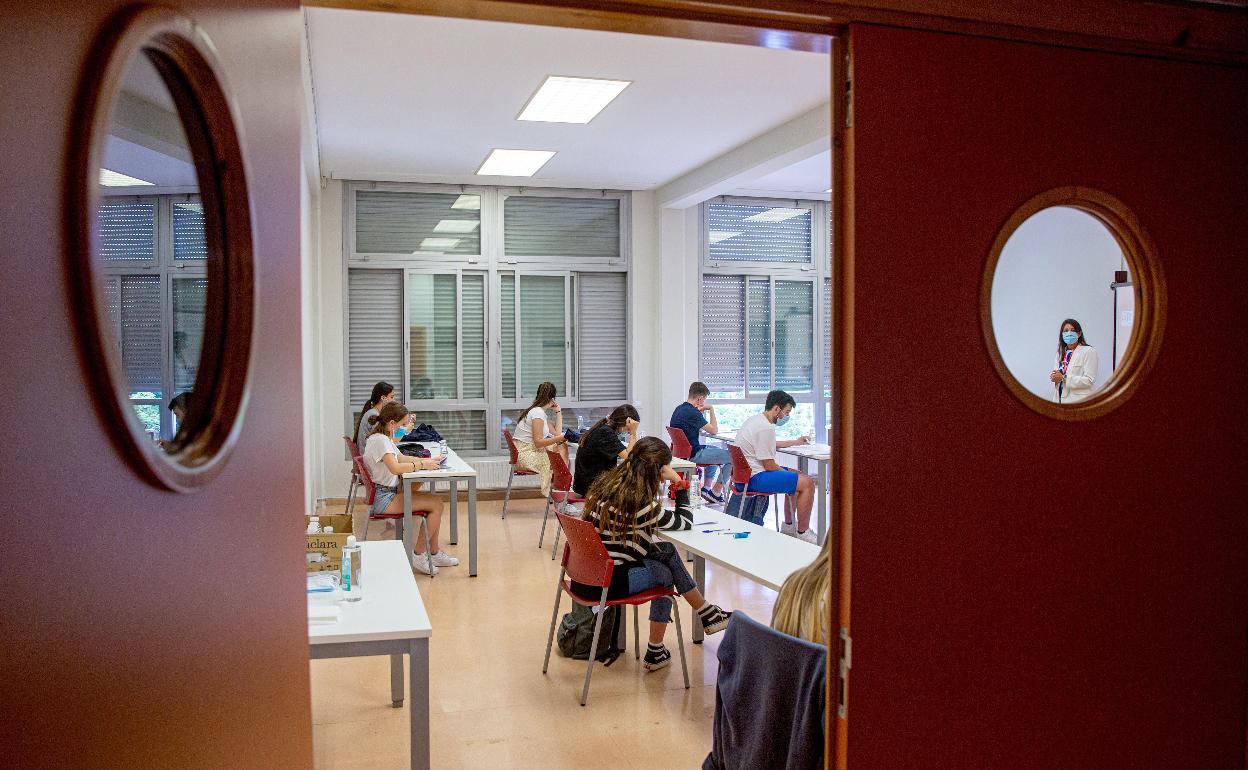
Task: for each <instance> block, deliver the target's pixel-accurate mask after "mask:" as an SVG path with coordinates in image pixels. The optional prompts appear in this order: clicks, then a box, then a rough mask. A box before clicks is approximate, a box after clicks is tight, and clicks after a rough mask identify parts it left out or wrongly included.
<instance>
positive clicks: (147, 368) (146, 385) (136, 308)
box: [121, 275, 165, 399]
mask: <svg viewBox="0 0 1248 770" xmlns="http://www.w3.org/2000/svg"><path fill="white" fill-rule="evenodd" d="M160 304H161V303H160V276H159V275H131V276H125V277H123V278H122V279H121V362H122V366H123V367H124V368H125V370H126V380H127V381H128V382H129V383H130V391H131V398H157V399H163V398H164V397H165V394H164V388H163V385H162V384H161V380H162V377H161V370H162V368H163V367H162V360H163V352H164V334H163V330H162V329H161V323H160V319H161V312H160ZM139 394H144V395H139Z"/></svg>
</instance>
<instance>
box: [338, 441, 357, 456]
mask: <svg viewBox="0 0 1248 770" xmlns="http://www.w3.org/2000/svg"><path fill="white" fill-rule="evenodd" d="M342 440H343V442H344V443H345V444H346V445H347V450H348V451H350V452H351V456H352V457H359V456H360V445H359V444H357V443H355V442H354V441H352V440H351V437H350V436H343V437H342Z"/></svg>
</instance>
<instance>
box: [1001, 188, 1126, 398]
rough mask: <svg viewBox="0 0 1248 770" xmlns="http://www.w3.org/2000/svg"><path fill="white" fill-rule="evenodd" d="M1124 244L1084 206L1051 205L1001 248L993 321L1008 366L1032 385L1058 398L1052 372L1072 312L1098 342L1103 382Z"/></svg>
mask: <svg viewBox="0 0 1248 770" xmlns="http://www.w3.org/2000/svg"><path fill="white" fill-rule="evenodd" d="M1124 264H1125V263H1124V260H1123V255H1122V250H1121V249H1120V248H1119V246H1118V242H1117V241H1116V240H1114V236H1113V234H1111V233H1110V231H1109V229H1108V228H1106V227H1105V225H1103V224H1101V222H1100V220H1098V219H1096V218H1095V217H1093V216H1092V215H1091V214H1087V213H1085V212H1083V211H1079V210H1078V209H1073V208H1067V207H1054V208H1050V209H1045V210H1044V211H1041V212H1039V213H1037V214H1035V215H1034V216H1032V217H1030V218H1029V219H1027V221H1025V222H1023V224H1022V225H1020V226H1019V228H1018V229H1017V230H1016V231H1014V234H1013V235H1012V236H1010V239H1009V241H1008V242H1006V244H1005V248H1004V249H1003V250H1002V252H1001V258H1000V261H999V262H998V264H997V271H996V274H995V275H994V276H993V283H992V326H993V331H994V333H995V334H996V338H997V346H998V348H1000V350H1001V357H1002V358H1003V359H1004V361H1005V363H1006V365H1007V366H1008V367H1009V369H1010V371H1011V372H1013V373H1014V376H1015V377H1017V378H1018V381H1019V382H1021V383H1022V384H1023V386H1024V387H1026V388H1027V389H1028V390H1030V391H1031V392H1032V393H1035V394H1036V395H1038V396H1040V397H1042V398H1053V395H1054V392H1053V384H1052V383H1051V382H1050V381H1049V372H1051V371H1053V363H1054V359H1055V356H1056V354H1057V337H1058V331H1059V330H1060V328H1061V324H1062V321H1063V320H1064V319H1066V318H1074V319H1075V320H1077V321H1079V323H1080V324H1081V325H1082V326H1083V334H1084V338H1085V339H1086V340H1087V342H1088V344H1089V345H1091V346H1092V347H1094V348H1096V350H1097V353H1098V354H1099V355H1098V358H1099V363H1100V373H1099V374H1098V375H1097V379H1096V382H1097V387H1100V386H1101V385H1103V384H1104V382H1105V378H1106V377H1108V376H1109V375H1110V373H1111V371H1112V369H1111V354H1112V350H1113V326H1114V313H1113V293H1112V292H1111V291H1110V288H1109V284H1110V282H1111V281H1113V280H1114V271H1115V270H1125V269H1126V268H1125V266H1124Z"/></svg>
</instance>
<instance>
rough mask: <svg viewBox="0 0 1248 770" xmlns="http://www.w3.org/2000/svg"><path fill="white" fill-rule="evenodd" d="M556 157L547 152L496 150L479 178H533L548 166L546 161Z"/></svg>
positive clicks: (484, 164)
mask: <svg viewBox="0 0 1248 770" xmlns="http://www.w3.org/2000/svg"><path fill="white" fill-rule="evenodd" d="M553 157H555V154H554V153H553V152H549V151H547V150H494V151H492V152H491V153H490V157H488V158H486V159H485V162H484V163H482V164H481V168H479V169H477V174H478V175H479V176H533V175H534V174H536V173H537V170H538V169H540V168H541V167H542V166H545V165H546V161H548V160H550V159H551V158H553Z"/></svg>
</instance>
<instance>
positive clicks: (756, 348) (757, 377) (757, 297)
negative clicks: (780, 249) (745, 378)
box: [749, 278, 771, 393]
mask: <svg viewBox="0 0 1248 770" xmlns="http://www.w3.org/2000/svg"><path fill="white" fill-rule="evenodd" d="M749 304H750V315H749V332H750V351H749V356H750V392H752V393H766V392H767V391H769V390H771V282H770V281H768V280H767V279H766V278H763V279H761V280H760V279H754V278H751V279H750V287H749Z"/></svg>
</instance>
